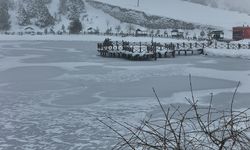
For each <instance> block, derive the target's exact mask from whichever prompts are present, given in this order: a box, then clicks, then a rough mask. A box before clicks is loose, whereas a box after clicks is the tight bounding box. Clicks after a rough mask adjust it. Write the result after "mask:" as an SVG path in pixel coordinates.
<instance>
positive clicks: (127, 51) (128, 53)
mask: <svg viewBox="0 0 250 150" xmlns="http://www.w3.org/2000/svg"><path fill="white" fill-rule="evenodd" d="M204 47H205V44H201V43H200V44H198V43H197V44H194V43H188V44H187V43H182V44H179V43H175V44H174V43H164V44H161V43H155V42H151V43H142V42H138V43H136V42H124V41H122V42H118V41H116V42H112V41H104V42H103V43H98V44H97V51H98V52H99V55H100V56H103V57H114V58H125V59H128V60H157V58H170V57H172V58H174V57H176V56H181V55H185V56H188V55H200V54H203V49H204Z"/></svg>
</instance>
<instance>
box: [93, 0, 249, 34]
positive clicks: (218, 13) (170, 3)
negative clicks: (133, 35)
mask: <svg viewBox="0 0 250 150" xmlns="http://www.w3.org/2000/svg"><path fill="white" fill-rule="evenodd" d="M96 1H99V2H103V3H108V4H111V5H115V6H120V7H123V8H127V9H134V10H138V11H143V12H146V13H148V14H152V15H157V16H165V17H169V18H174V19H177V20H182V21H186V22H190V23H197V24H203V25H212V26H218V27H223V28H225V29H231V28H232V27H233V26H239V25H243V24H250V16H249V15H247V14H244V13H239V12H235V11H229V10H222V9H217V8H211V7H208V6H203V5H199V4H195V3H190V2H185V1H182V0H154V1H152V0H141V1H140V5H139V7H137V0H96Z"/></svg>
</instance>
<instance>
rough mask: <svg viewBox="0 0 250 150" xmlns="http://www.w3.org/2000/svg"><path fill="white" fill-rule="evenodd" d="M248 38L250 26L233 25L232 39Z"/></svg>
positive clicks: (249, 37)
mask: <svg viewBox="0 0 250 150" xmlns="http://www.w3.org/2000/svg"><path fill="white" fill-rule="evenodd" d="M243 39H250V27H249V26H246V27H245V26H243V27H233V40H235V41H238V40H243Z"/></svg>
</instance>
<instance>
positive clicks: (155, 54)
mask: <svg viewBox="0 0 250 150" xmlns="http://www.w3.org/2000/svg"><path fill="white" fill-rule="evenodd" d="M153 48H154V57H155V61H156V60H157V53H156V42H155V43H154V46H153Z"/></svg>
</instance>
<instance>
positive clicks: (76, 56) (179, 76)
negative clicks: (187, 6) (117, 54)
mask: <svg viewBox="0 0 250 150" xmlns="http://www.w3.org/2000/svg"><path fill="white" fill-rule="evenodd" d="M32 37H33V36H32ZM34 38H35V37H34ZM72 38H73V37H72ZM96 54H97V53H96V42H86V41H85V42H84V41H48V40H47V41H34V40H32V41H28V40H26V41H25V40H24V41H1V42H0V95H1V97H0V127H1V128H0V149H4V150H5V149H18V150H33V149H50V150H55V149H60V150H69V149H72V150H73V149H74V150H82V149H84V150H85V149H86V150H92V149H93V150H107V149H111V146H112V145H113V144H115V142H116V141H115V140H114V138H112V137H110V136H112V135H113V133H112V132H111V131H110V130H109V129H108V128H107V127H105V126H103V125H102V124H100V123H99V122H98V121H97V120H96V118H101V119H102V118H104V116H105V115H112V116H113V118H114V119H116V120H118V121H128V122H137V121H139V120H141V119H142V118H143V117H144V116H145V115H146V114H148V113H151V112H156V113H157V112H159V107H158V105H157V101H156V100H155V98H154V96H153V93H152V90H151V88H152V87H154V88H155V89H156V90H157V92H158V94H159V97H160V98H161V100H162V103H163V104H164V105H167V104H180V103H186V102H185V98H184V97H190V93H189V82H188V75H189V74H190V73H191V74H192V75H193V86H194V87H193V88H194V93H195V96H196V98H198V99H200V103H202V104H206V103H207V100H208V99H209V98H207V96H209V93H211V92H214V94H215V98H217V99H218V100H216V102H215V103H216V105H215V106H216V107H219V108H221V109H225V108H226V107H227V104H230V99H227V97H230V96H231V95H232V92H233V91H234V88H235V86H236V84H237V81H241V83H242V84H241V86H240V88H239V93H238V94H237V96H236V102H235V108H246V107H250V102H249V96H250V91H249V88H250V69H249V66H250V61H249V60H246V59H233V58H223V57H210V56H187V57H184V56H183V57H176V58H165V59H158V60H157V61H139V62H138V61H127V60H123V59H114V58H103V57H99V56H97V55H96Z"/></svg>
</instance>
